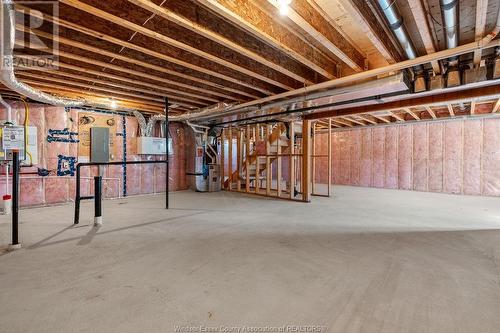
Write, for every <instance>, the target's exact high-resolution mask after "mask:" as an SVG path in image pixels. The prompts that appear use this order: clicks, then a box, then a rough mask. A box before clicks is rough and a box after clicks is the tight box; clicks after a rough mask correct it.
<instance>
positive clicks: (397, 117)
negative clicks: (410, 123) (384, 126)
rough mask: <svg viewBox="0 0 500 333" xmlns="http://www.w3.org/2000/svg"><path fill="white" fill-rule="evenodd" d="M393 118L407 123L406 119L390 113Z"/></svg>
mask: <svg viewBox="0 0 500 333" xmlns="http://www.w3.org/2000/svg"><path fill="white" fill-rule="evenodd" d="M389 113H390V114H391V116H392V117H394V118H396V119H397V120H398V121H405V118H404V117H402V116H400V115H399V114H397V113H396V112H393V111H390V112H389Z"/></svg>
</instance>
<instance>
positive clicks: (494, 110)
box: [491, 98, 500, 113]
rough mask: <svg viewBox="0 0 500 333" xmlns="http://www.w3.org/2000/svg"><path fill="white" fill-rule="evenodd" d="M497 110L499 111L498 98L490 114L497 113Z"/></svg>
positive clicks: (499, 100)
mask: <svg viewBox="0 0 500 333" xmlns="http://www.w3.org/2000/svg"><path fill="white" fill-rule="evenodd" d="M499 110H500V98H499V99H498V100H497V102H496V103H495V106H493V110H491V112H492V113H497V112H498V111H499Z"/></svg>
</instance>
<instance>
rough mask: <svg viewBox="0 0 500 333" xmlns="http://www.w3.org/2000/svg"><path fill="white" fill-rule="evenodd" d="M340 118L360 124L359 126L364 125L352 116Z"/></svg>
mask: <svg viewBox="0 0 500 333" xmlns="http://www.w3.org/2000/svg"><path fill="white" fill-rule="evenodd" d="M341 118H342V119H344V120H348V121H350V122H353V123H355V124H358V125H361V126H365V125H366V124H365V123H364V122H362V121H359V120H356V119H353V118H352V117H341Z"/></svg>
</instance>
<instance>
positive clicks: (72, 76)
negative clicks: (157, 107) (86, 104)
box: [18, 69, 210, 106]
mask: <svg viewBox="0 0 500 333" xmlns="http://www.w3.org/2000/svg"><path fill="white" fill-rule="evenodd" d="M25 73H27V71H26V70H23V71H21V72H18V74H20V75H25ZM46 73H47V74H50V75H56V76H62V77H66V78H69V79H70V80H69V81H68V80H64V81H63V80H61V79H57V77H56V78H54V77H53V76H51V77H50V79H54V81H55V82H60V83H64V82H72V80H81V81H86V82H90V83H96V84H100V85H104V86H107V87H113V88H118V89H123V90H126V91H130V92H138V93H144V94H147V95H153V96H159V97H162V100H163V98H164V97H169V98H170V99H172V100H179V101H184V102H188V103H189V104H191V103H194V104H198V105H202V106H207V105H209V104H210V102H206V101H201V100H196V99H193V98H186V97H182V96H176V95H172V94H165V93H163V92H160V91H157V90H155V89H143V88H139V87H135V86H132V85H125V84H120V83H116V82H111V81H106V80H101V79H96V78H92V77H88V76H84V75H78V74H72V73H67V72H64V71H62V70H60V69H59V70H48V71H46ZM31 74H38V75H39V74H40V73H39V71H34V72H31ZM38 77H40V78H43V76H38ZM47 79H49V78H48V77H47ZM58 80H59V81H58ZM173 93H174V94H177V93H178V92H176V91H173Z"/></svg>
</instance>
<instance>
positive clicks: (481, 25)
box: [473, 0, 488, 67]
mask: <svg viewBox="0 0 500 333" xmlns="http://www.w3.org/2000/svg"><path fill="white" fill-rule="evenodd" d="M487 14H488V0H477V1H476V24H475V38H476V42H478V41H480V40H481V39H482V38H483V36H484V33H485V27H486V15H487ZM482 54H483V53H482V51H481V50H475V51H474V59H473V62H474V66H475V67H479V65H480V63H481V58H482Z"/></svg>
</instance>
